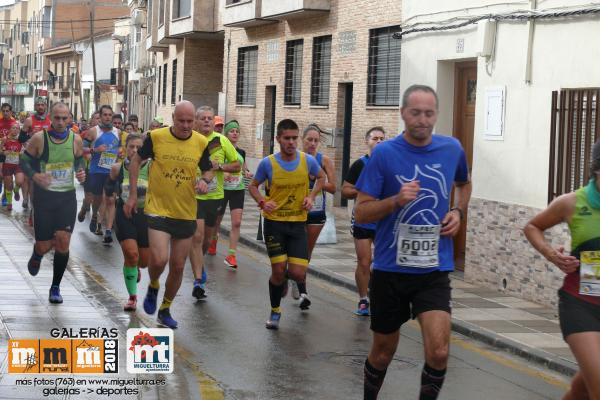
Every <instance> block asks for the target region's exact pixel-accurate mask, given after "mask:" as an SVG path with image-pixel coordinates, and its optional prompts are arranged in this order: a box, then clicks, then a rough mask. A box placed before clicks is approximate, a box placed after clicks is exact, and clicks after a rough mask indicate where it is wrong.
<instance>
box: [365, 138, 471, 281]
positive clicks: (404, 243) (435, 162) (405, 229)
mask: <svg viewBox="0 0 600 400" xmlns="http://www.w3.org/2000/svg"><path fill="white" fill-rule="evenodd" d="M468 179H469V173H468V167H467V160H466V157H465V152H464V151H463V149H462V147H461V145H460V142H459V141H458V140H456V139H454V138H452V137H448V136H440V135H433V136H432V141H431V143H430V144H428V145H427V146H423V147H417V146H413V145H411V144H409V143H408V142H407V141H406V140H405V139H404V135H400V136H398V137H396V138H395V139H393V140H389V141H387V142H383V143H381V144H379V145H378V146H377V147H376V148H375V149H374V151H373V154H372V155H371V160H370V161H369V163H368V164H367V165H366V166H365V168H364V170H363V172H362V174H361V175H360V178H359V179H358V182H357V183H356V188H357V189H358V190H359V191H361V192H364V193H366V194H368V195H370V196H372V197H374V198H376V199H386V198H388V197H390V196H395V195H396V194H398V192H399V191H400V188H401V187H402V185H403V184H404V183H408V182H411V181H419V183H420V187H421V190H420V191H419V194H418V196H417V198H416V199H415V200H413V201H412V202H410V203H408V204H407V205H405V206H404V207H401V208H399V209H398V210H397V211H395V212H393V213H392V214H390V215H388V216H387V217H385V218H383V219H381V220H380V221H378V222H377V228H376V230H377V235H375V253H374V260H373V268H374V269H377V270H381V271H389V272H402V273H411V274H424V273H428V272H432V271H436V270H440V271H452V270H453V269H454V259H453V247H452V238H450V237H448V236H440V230H441V224H442V220H443V219H444V217H445V216H446V214H447V213H448V211H449V208H450V207H449V204H450V195H451V191H452V185H453V183H454V182H461V183H463V182H467V181H468Z"/></svg>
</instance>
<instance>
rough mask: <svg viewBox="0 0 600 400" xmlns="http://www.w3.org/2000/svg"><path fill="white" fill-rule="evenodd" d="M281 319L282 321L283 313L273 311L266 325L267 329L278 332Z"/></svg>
mask: <svg viewBox="0 0 600 400" xmlns="http://www.w3.org/2000/svg"><path fill="white" fill-rule="evenodd" d="M280 319H281V313H278V312H274V311H271V315H270V316H269V319H268V320H267V323H266V324H265V326H266V327H267V329H274V330H277V329H279V320H280Z"/></svg>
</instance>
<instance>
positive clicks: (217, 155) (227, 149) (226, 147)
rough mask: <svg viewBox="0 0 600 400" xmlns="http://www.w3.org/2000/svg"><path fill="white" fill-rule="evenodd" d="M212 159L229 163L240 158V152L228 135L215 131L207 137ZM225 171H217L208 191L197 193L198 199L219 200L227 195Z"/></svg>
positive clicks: (220, 162)
mask: <svg viewBox="0 0 600 400" xmlns="http://www.w3.org/2000/svg"><path fill="white" fill-rule="evenodd" d="M206 139H207V141H208V151H209V152H210V159H211V161H215V162H218V163H219V164H228V163H231V162H234V161H236V160H237V159H238V152H237V151H236V149H235V147H233V145H232V144H231V142H230V141H229V139H227V137H225V136H223V135H221V134H220V133H218V132H213V133H211V134H210V135H208V136H207V137H206ZM224 180H225V178H224V176H223V171H215V176H214V178H213V179H212V181H211V182H210V183H209V184H208V193H206V194H201V195H197V196H196V198H197V199H198V200H219V199H222V198H223V197H225V192H224V191H223V190H224Z"/></svg>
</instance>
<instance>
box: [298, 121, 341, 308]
mask: <svg viewBox="0 0 600 400" xmlns="http://www.w3.org/2000/svg"><path fill="white" fill-rule="evenodd" d="M321 132H322V131H321V128H319V126H318V125H317V124H310V125H308V126H307V127H306V128H305V129H304V132H303V133H302V147H303V149H302V151H304V152H305V153H306V154H310V155H311V156H313V157H315V159H316V160H317V163H318V164H319V166H320V167H321V168H322V169H323V171H324V172H325V175H326V176H327V180H326V181H325V183H324V184H323V190H322V191H321V192H320V193H319V194H318V195H317V197H316V198H315V202H314V204H313V206H312V209H311V210H310V211H309V212H308V218H307V220H306V231H307V234H308V262H309V263H310V259H311V258H312V252H313V250H314V248H315V245H316V244H317V239H318V238H319V235H320V234H321V231H322V230H323V226H325V221H326V220H327V215H326V213H325V211H326V209H327V204H326V196H327V194H326V193H325V192H327V193H331V194H335V191H336V185H335V182H336V177H335V170H334V167H333V161H332V160H331V158H329V157H328V156H326V155H324V154H323V153H320V152H319V151H318V150H319V146H320V144H321ZM314 185H315V178H314V177H313V176H311V177H310V186H309V188H310V189H311V190H312V188H313V187H314ZM291 283H292V297H293V298H294V299H296V300H298V299H300V303H299V306H300V308H301V309H303V310H308V308H309V307H310V304H311V302H310V299H309V298H308V293H307V292H306V281H305V282H302V283H296V282H295V281H292V282H291Z"/></svg>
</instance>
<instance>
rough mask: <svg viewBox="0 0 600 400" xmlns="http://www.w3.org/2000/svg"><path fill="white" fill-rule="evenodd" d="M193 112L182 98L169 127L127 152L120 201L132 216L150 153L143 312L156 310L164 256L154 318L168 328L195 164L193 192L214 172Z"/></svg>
mask: <svg viewBox="0 0 600 400" xmlns="http://www.w3.org/2000/svg"><path fill="white" fill-rule="evenodd" d="M194 116H195V113H194V105H193V104H192V103H191V102H189V101H181V102H179V103H177V105H176V106H175V111H174V113H173V127H171V128H169V127H165V128H162V129H157V130H154V131H152V132H151V134H150V135H149V136H148V137H146V139H145V140H144V144H143V146H142V147H141V148H140V149H139V151H138V153H137V154H134V155H133V157H131V162H130V163H129V199H128V200H127V202H126V203H125V205H124V206H123V213H124V214H125V217H126V218H132V216H133V214H134V213H135V211H136V209H137V181H138V176H139V173H140V164H141V162H142V161H143V160H147V159H149V158H152V159H153V161H152V168H150V172H149V175H148V192H147V194H146V207H145V209H144V212H145V213H146V215H147V216H148V238H149V241H150V244H151V247H150V260H149V262H148V273H149V275H150V286H149V287H148V292H147V293H146V298H145V299H144V311H146V313H148V314H154V312H155V311H156V303H157V297H158V290H159V288H160V282H159V278H160V275H161V274H162V273H163V271H164V269H165V267H166V265H167V261H168V262H169V275H168V276H167V281H166V285H165V294H164V297H163V301H162V304H161V305H160V308H159V311H158V321H159V323H161V324H163V325H165V326H167V327H169V328H177V321H175V320H174V319H173V318H172V317H171V312H170V307H171V303H172V302H173V300H174V299H175V295H177V292H178V290H179V287H180V286H181V280H182V279H183V270H184V266H185V260H186V258H187V257H188V254H189V253H190V248H191V246H192V236H194V232H195V231H196V212H197V210H196V207H197V203H196V201H195V195H196V192H195V190H194V182H195V181H196V170H197V168H198V166H199V167H200V169H201V170H202V171H204V173H203V175H202V179H198V183H197V184H196V185H195V189H196V191H198V192H204V193H206V191H207V190H208V184H207V182H210V181H211V180H212V177H213V173H212V171H211V167H212V166H211V163H210V158H209V153H208V151H206V148H207V144H208V141H207V140H206V138H205V137H204V136H203V135H201V134H199V133H198V132H195V131H193V130H192V127H193V126H194ZM174 172H176V173H174Z"/></svg>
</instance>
